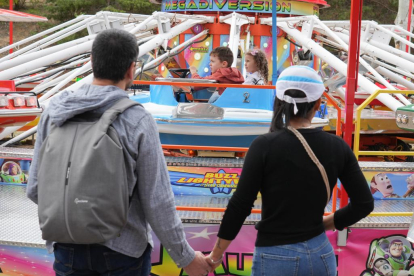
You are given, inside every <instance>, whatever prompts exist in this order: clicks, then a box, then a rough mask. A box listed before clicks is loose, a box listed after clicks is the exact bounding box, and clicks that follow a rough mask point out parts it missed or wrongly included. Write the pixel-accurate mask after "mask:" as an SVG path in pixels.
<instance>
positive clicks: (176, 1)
mask: <svg viewBox="0 0 414 276" xmlns="http://www.w3.org/2000/svg"><path fill="white" fill-rule="evenodd" d="M161 10H162V11H165V12H182V11H203V12H206V11H219V12H255V13H256V12H260V13H272V1H271V0H264V1H256V0H240V1H239V0H164V1H163V2H162V7H161ZM276 11H277V13H279V14H292V15H312V14H315V15H319V6H318V5H316V4H313V3H304V2H296V1H277V4H276Z"/></svg>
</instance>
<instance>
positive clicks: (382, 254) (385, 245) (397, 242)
mask: <svg viewBox="0 0 414 276" xmlns="http://www.w3.org/2000/svg"><path fill="white" fill-rule="evenodd" d="M413 252H414V251H413V248H412V245H411V243H410V242H409V241H407V239H406V238H405V237H404V236H397V235H396V236H389V237H385V238H380V239H376V240H373V241H372V242H371V246H370V253H369V256H368V259H367V264H366V265H367V270H365V271H364V272H362V273H361V276H369V275H371V276H407V275H414V267H410V263H411V261H412V254H413Z"/></svg>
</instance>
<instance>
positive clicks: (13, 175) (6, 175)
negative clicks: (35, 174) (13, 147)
mask: <svg viewBox="0 0 414 276" xmlns="http://www.w3.org/2000/svg"><path fill="white" fill-rule="evenodd" d="M0 182H6V183H13V184H25V183H27V176H26V175H25V174H24V173H23V171H22V169H21V168H20V166H19V164H17V163H16V162H13V161H7V162H6V163H4V164H3V165H2V166H1V170H0Z"/></svg>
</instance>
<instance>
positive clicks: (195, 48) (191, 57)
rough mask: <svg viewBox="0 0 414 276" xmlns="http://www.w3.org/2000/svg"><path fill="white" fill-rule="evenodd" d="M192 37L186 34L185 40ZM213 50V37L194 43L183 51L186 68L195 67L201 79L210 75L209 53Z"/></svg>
mask: <svg viewBox="0 0 414 276" xmlns="http://www.w3.org/2000/svg"><path fill="white" fill-rule="evenodd" d="M191 37H193V35H190V34H186V35H185V40H188V39H190V38H191ZM212 49H213V37H212V36H210V37H208V38H207V39H206V40H203V41H202V42H199V43H194V44H193V45H192V46H190V47H188V48H187V49H185V51H184V57H185V60H186V62H187V64H188V67H190V66H195V67H196V68H197V69H198V74H199V75H200V76H202V77H205V76H209V75H211V70H210V66H209V63H210V52H211V51H212Z"/></svg>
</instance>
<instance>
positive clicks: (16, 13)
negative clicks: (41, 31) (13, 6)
mask: <svg viewBox="0 0 414 276" xmlns="http://www.w3.org/2000/svg"><path fill="white" fill-rule="evenodd" d="M0 14H1V15H5V16H7V15H12V16H18V17H26V18H40V19H46V20H47V18H46V17H43V16H39V15H34V14H29V13H24V12H18V11H13V10H5V9H0Z"/></svg>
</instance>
